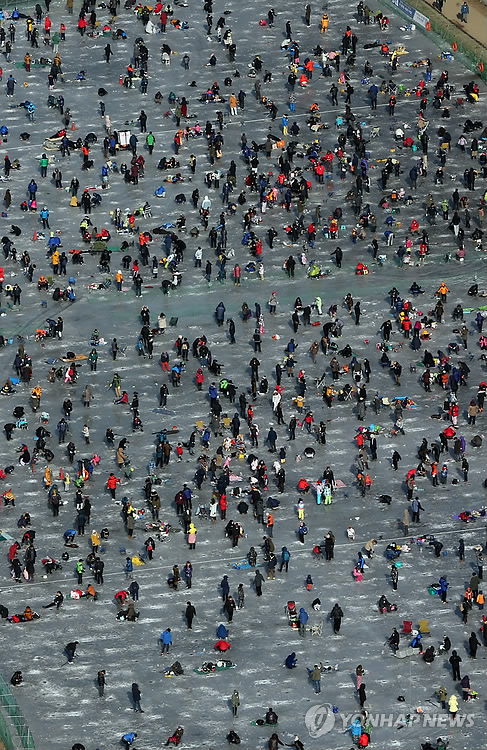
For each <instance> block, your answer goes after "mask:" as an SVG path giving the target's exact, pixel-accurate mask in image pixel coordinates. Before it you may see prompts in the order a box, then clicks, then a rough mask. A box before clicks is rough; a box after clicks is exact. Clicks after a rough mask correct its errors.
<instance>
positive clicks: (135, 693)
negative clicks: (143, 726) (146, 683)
mask: <svg viewBox="0 0 487 750" xmlns="http://www.w3.org/2000/svg"><path fill="white" fill-rule="evenodd" d="M140 698H141V692H140V689H139V686H138V685H137V683H136V682H133V683H132V700H133V702H134V711H135V713H141V714H143V713H144V712H143V710H142V708H141V706H140Z"/></svg>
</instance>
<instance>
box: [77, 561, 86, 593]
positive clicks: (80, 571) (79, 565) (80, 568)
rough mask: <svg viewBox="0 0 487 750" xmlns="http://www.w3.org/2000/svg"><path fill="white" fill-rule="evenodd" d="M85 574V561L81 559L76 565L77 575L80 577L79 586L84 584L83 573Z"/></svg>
mask: <svg viewBox="0 0 487 750" xmlns="http://www.w3.org/2000/svg"><path fill="white" fill-rule="evenodd" d="M84 572H85V569H84V566H83V560H82V559H81V558H80V559H79V560H78V562H77V563H76V575H77V576H78V586H81V584H82V583H83V573H84Z"/></svg>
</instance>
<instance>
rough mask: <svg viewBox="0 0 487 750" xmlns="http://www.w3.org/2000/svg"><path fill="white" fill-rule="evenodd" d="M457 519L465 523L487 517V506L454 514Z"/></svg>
mask: <svg viewBox="0 0 487 750" xmlns="http://www.w3.org/2000/svg"><path fill="white" fill-rule="evenodd" d="M452 518H454V519H455V520H456V521H463V522H464V523H473V522H474V521H477V520H479V519H484V520H485V519H486V518H487V508H485V507H482V508H479V509H478V510H462V512H461V513H458V514H457V515H455V516H452Z"/></svg>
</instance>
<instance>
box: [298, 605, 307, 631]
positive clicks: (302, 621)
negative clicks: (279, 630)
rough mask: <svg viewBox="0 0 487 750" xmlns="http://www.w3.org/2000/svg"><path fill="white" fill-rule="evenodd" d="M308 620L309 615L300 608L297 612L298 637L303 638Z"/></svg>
mask: <svg viewBox="0 0 487 750" xmlns="http://www.w3.org/2000/svg"><path fill="white" fill-rule="evenodd" d="M308 620H309V615H308V613H307V612H306V610H305V608H304V607H301V609H300V610H299V635H301V636H302V637H303V638H304V637H305V635H306V624H307V622H308Z"/></svg>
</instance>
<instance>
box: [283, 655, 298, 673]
mask: <svg viewBox="0 0 487 750" xmlns="http://www.w3.org/2000/svg"><path fill="white" fill-rule="evenodd" d="M297 663H298V660H297V659H296V654H295V652H294V651H293V652H292V654H289V656H287V657H286V661H285V662H284V664H285V665H286V667H287V668H288V669H294V667H295V666H296V664H297Z"/></svg>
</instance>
